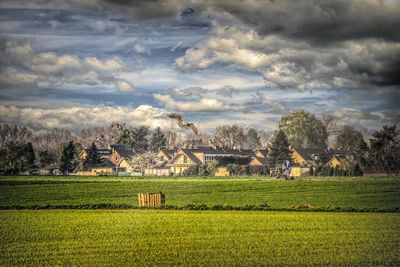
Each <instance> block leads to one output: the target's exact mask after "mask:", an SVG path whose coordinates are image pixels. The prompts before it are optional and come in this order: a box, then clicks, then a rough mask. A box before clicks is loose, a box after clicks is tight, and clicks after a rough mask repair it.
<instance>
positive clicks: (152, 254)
mask: <svg viewBox="0 0 400 267" xmlns="http://www.w3.org/2000/svg"><path fill="white" fill-rule="evenodd" d="M399 229H400V214H398V213H384V214H381V213H343V212H342V213H323V212H318V213H314V212H308V213H298V212H235V211H165V210H164V211H160V210H158V211H157V210H85V211H82V210H39V211H32V210H24V211H0V240H1V243H0V265H1V266H15V265H27V266H59V265H64V266H79V265H80V266H149V265H151V266H266V265H268V266H271V265H280V266H282V265H292V266H293V265H303V266H304V265H320V266H326V265H333V266H338V265H347V266H399V265H400V257H399V251H400V234H399V233H400V232H399Z"/></svg>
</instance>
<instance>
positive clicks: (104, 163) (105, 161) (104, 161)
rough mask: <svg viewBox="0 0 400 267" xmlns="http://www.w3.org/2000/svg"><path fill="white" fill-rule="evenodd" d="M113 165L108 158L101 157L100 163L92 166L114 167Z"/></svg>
mask: <svg viewBox="0 0 400 267" xmlns="http://www.w3.org/2000/svg"><path fill="white" fill-rule="evenodd" d="M114 167H115V165H114V163H112V162H111V161H110V160H109V159H102V160H101V163H100V164H98V165H96V166H93V168H114Z"/></svg>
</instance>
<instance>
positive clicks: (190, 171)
mask: <svg viewBox="0 0 400 267" xmlns="http://www.w3.org/2000/svg"><path fill="white" fill-rule="evenodd" d="M182 175H184V176H197V175H199V165H197V164H195V165H190V166H189V168H187V169H186V170H184V171H183V172H182Z"/></svg>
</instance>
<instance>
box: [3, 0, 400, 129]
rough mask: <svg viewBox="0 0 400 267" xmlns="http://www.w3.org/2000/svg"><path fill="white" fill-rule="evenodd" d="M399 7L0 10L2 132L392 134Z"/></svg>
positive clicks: (173, 1) (398, 82)
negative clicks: (309, 130) (350, 130)
mask: <svg viewBox="0 0 400 267" xmlns="http://www.w3.org/2000/svg"><path fill="white" fill-rule="evenodd" d="M399 29H400V2H399V1H396V0H351V1H350V0H337V1H325V0H322V1H312V0H303V1H289V0H279V1H274V0H265V1H262V0H261V1H260V0H243V1H235V0H218V1H217V0H187V1H178V0H163V1H157V0H151V1H149V0H147V1H145V0H116V1H112V0H79V1H78V0H66V1H58V0H37V1H23V0H13V1H8V0H3V1H2V2H1V3H0V123H12V124H19V125H25V126H28V127H30V128H32V129H35V130H40V129H51V128H67V129H70V130H72V131H76V132H79V131H80V129H82V128H85V127H94V126H108V125H109V124H111V122H114V121H119V122H126V123H127V124H128V125H131V126H136V125H143V124H145V125H148V126H150V127H157V126H161V127H162V128H164V129H168V128H174V129H176V127H177V126H176V123H175V122H174V121H172V120H171V119H169V118H168V117H167V116H166V114H168V113H170V112H177V113H181V114H183V115H184V116H185V118H186V120H188V121H193V122H195V123H196V124H197V125H198V126H199V128H200V130H201V131H203V132H207V131H212V130H213V129H214V128H215V127H217V126H221V125H225V124H239V125H243V126H247V127H254V128H257V129H264V130H266V131H272V130H275V129H276V128H277V126H278V123H279V119H280V117H281V116H283V115H286V114H288V113H290V112H292V111H294V110H297V109H305V110H306V111H309V112H312V113H314V114H316V115H317V116H322V115H324V114H333V115H335V116H337V117H338V119H339V120H340V123H342V124H349V125H352V126H354V127H356V128H358V129H368V130H375V129H378V128H380V127H382V126H383V125H393V124H397V125H399V123H400V30H399Z"/></svg>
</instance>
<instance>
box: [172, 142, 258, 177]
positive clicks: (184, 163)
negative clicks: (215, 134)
mask: <svg viewBox="0 0 400 267" xmlns="http://www.w3.org/2000/svg"><path fill="white" fill-rule="evenodd" d="M227 156H249V157H254V152H253V151H251V150H235V149H224V148H212V147H198V148H193V149H180V150H179V151H178V152H176V153H175V154H174V156H173V158H172V159H171V160H170V161H169V162H168V163H167V164H166V167H170V168H171V172H172V173H174V174H177V175H179V174H182V173H183V172H184V171H185V170H187V169H188V168H189V166H191V165H195V164H207V163H209V162H211V161H213V160H216V159H217V158H218V157H227ZM260 161H262V160H261V158H260V160H256V161H255V162H254V163H253V164H255V165H258V164H260Z"/></svg>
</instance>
